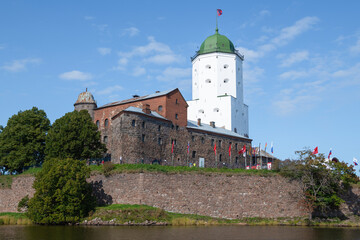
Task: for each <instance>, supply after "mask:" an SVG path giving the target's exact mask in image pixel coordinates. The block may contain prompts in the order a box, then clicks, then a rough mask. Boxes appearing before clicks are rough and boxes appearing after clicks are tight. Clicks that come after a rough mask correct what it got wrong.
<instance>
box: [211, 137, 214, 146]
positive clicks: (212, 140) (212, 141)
mask: <svg viewBox="0 0 360 240" xmlns="http://www.w3.org/2000/svg"><path fill="white" fill-rule="evenodd" d="M214 143H215V140H214V139H211V146H212V147H213V146H214Z"/></svg>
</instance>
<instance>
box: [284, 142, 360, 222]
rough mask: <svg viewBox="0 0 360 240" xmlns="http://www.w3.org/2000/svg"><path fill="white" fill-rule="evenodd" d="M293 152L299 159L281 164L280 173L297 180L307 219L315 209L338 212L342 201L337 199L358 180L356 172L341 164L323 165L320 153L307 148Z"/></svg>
mask: <svg viewBox="0 0 360 240" xmlns="http://www.w3.org/2000/svg"><path fill="white" fill-rule="evenodd" d="M295 153H296V154H297V155H298V156H299V159H298V160H296V161H287V162H284V163H283V166H282V168H281V170H280V174H282V175H283V176H286V177H290V178H292V179H295V180H298V181H299V183H300V186H301V188H302V190H303V192H304V202H303V206H304V207H305V208H306V209H308V211H309V218H310V219H311V214H312V212H313V211H314V210H316V211H320V212H326V211H328V210H331V209H337V208H338V207H339V206H340V204H341V203H342V202H343V201H344V200H342V199H341V197H340V196H341V193H342V191H343V189H344V187H346V186H348V185H349V184H350V183H356V182H358V181H359V179H358V178H357V176H356V174H355V170H354V169H353V168H352V167H351V166H350V167H349V166H348V165H347V164H346V163H344V162H339V163H335V162H332V161H330V162H326V161H325V157H324V155H323V154H317V155H313V154H312V151H311V150H310V149H304V150H302V151H297V152H295Z"/></svg>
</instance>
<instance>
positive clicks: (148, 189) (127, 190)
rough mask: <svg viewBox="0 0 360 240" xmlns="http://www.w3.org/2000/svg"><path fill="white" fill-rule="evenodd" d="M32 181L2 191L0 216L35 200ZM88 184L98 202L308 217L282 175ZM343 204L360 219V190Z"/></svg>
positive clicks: (117, 178)
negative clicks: (24, 201) (25, 198)
mask: <svg viewBox="0 0 360 240" xmlns="http://www.w3.org/2000/svg"><path fill="white" fill-rule="evenodd" d="M33 181H34V178H33V177H17V178H14V181H13V184H12V188H11V189H0V212H16V210H17V204H18V202H19V201H20V200H21V199H22V198H23V197H24V196H26V195H27V194H28V195H29V196H30V197H31V196H33V194H34V190H33V189H32V188H31V186H32V183H33ZM88 181H89V182H92V184H93V188H94V192H95V193H96V195H97V197H98V200H99V202H101V203H107V204H111V203H113V204H146V205H150V206H155V207H160V208H163V209H165V210H167V211H173V212H180V213H193V214H200V215H208V216H213V217H224V218H241V217H266V218H275V217H296V216H303V215H306V213H305V212H304V211H303V210H302V209H301V207H300V205H299V200H300V196H301V194H300V193H299V192H298V191H299V188H298V187H297V185H296V183H295V182H289V181H288V180H287V179H285V178H282V177H280V176H273V177H260V176H243V175H232V176H231V175H228V174H194V173H185V174H160V173H157V174H155V173H133V174H131V173H127V174H117V175H112V176H110V177H108V178H105V177H104V176H103V175H97V176H92V177H91V178H90V179H89V180H88ZM345 200H346V201H345V203H344V204H342V206H341V208H340V210H341V211H340V213H341V214H343V215H353V214H355V215H359V210H360V189H359V188H353V189H352V190H350V191H349V192H348V193H347V194H346V197H345Z"/></svg>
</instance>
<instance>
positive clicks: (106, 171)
mask: <svg viewBox="0 0 360 240" xmlns="http://www.w3.org/2000/svg"><path fill="white" fill-rule="evenodd" d="M114 168H115V164H113V163H112V162H106V163H104V165H103V172H104V175H105V177H109V176H110V175H111V171H112V170H113V169H114Z"/></svg>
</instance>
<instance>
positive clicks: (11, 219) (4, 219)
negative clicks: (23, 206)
mask: <svg viewBox="0 0 360 240" xmlns="http://www.w3.org/2000/svg"><path fill="white" fill-rule="evenodd" d="M30 224H32V222H31V220H30V219H29V218H28V217H27V216H26V215H25V213H13V212H3V213H0V225H30Z"/></svg>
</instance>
